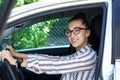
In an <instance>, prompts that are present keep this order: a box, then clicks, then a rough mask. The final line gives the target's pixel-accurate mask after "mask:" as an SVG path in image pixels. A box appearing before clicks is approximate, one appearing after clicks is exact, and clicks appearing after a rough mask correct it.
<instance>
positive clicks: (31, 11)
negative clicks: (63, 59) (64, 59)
mask: <svg viewBox="0 0 120 80" xmlns="http://www.w3.org/2000/svg"><path fill="white" fill-rule="evenodd" d="M119 3H120V0H54V1H53V0H42V1H40V2H37V3H32V4H28V5H24V6H22V7H18V8H15V9H13V10H12V11H11V13H10V15H9V18H8V20H7V22H6V24H5V26H4V28H3V29H2V33H1V35H0V47H1V50H2V49H4V48H5V45H6V44H9V45H12V46H14V48H15V49H17V51H18V52H23V53H28V54H29V53H33V54H35V53H40V54H49V55H60V56H61V55H68V54H70V53H72V52H73V51H74V49H73V48H72V47H71V46H70V43H69V42H68V40H67V38H66V36H65V35H64V32H65V30H66V26H67V22H68V20H69V19H70V18H71V17H72V16H74V15H75V14H76V13H78V12H84V13H85V14H86V15H87V19H88V21H89V24H90V27H91V30H92V34H91V44H92V46H93V49H95V50H96V51H97V53H98V54H97V55H98V61H97V67H96V74H95V80H119V79H120V77H119V74H120V51H119V50H120V43H119V41H120V15H119V14H120V10H119V9H120V4H119ZM38 40H39V42H38ZM6 66H9V68H7V69H6V68H5V67H6ZM1 71H2V72H4V73H2V72H1ZM21 71H22V73H19V72H16V69H15V66H11V65H9V64H8V63H2V62H1V64H0V76H1V80H6V79H5V78H4V77H6V76H9V78H8V79H7V80H21V79H20V76H19V74H20V75H21V74H22V75H23V76H24V79H25V80H59V79H60V77H61V75H48V74H39V75H37V74H34V73H32V72H30V71H28V70H26V69H24V68H22V69H21ZM6 73H7V74H6ZM11 76H12V77H11Z"/></svg>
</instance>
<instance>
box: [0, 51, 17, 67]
mask: <svg viewBox="0 0 120 80" xmlns="http://www.w3.org/2000/svg"><path fill="white" fill-rule="evenodd" d="M1 56H2V62H4V60H5V59H7V60H8V61H9V63H10V64H11V65H15V63H16V59H15V58H13V56H12V55H11V54H10V51H8V50H3V51H2V52H1Z"/></svg>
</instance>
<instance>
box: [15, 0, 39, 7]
mask: <svg viewBox="0 0 120 80" xmlns="http://www.w3.org/2000/svg"><path fill="white" fill-rule="evenodd" d="M38 1H40V0H17V3H16V5H15V7H20V6H23V5H26V4H30V3H33V2H38Z"/></svg>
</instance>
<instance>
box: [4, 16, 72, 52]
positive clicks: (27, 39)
mask: <svg viewBox="0 0 120 80" xmlns="http://www.w3.org/2000/svg"><path fill="white" fill-rule="evenodd" d="M69 19H70V17H65V18H57V19H52V20H48V21H43V22H38V23H35V24H33V25H30V26H28V27H25V28H23V29H21V30H20V31H18V32H16V33H15V34H14V35H10V36H8V37H7V38H6V39H5V40H4V43H5V44H3V45H6V44H9V45H11V46H13V47H14V48H15V49H17V50H20V49H29V48H41V47H56V46H65V45H69V41H68V39H67V37H66V36H65V34H64V33H65V31H66V29H67V22H68V20H69Z"/></svg>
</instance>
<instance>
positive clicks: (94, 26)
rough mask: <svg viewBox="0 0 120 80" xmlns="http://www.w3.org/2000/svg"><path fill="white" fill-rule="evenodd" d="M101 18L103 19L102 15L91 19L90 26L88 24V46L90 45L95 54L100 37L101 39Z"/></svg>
mask: <svg viewBox="0 0 120 80" xmlns="http://www.w3.org/2000/svg"><path fill="white" fill-rule="evenodd" d="M102 17H103V15H102V14H101V15H97V16H95V17H93V18H92V21H91V24H90V29H91V35H90V44H91V45H92V48H93V49H94V50H95V51H96V52H98V51H99V46H100V37H101V30H102ZM97 55H98V54H97Z"/></svg>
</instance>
